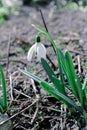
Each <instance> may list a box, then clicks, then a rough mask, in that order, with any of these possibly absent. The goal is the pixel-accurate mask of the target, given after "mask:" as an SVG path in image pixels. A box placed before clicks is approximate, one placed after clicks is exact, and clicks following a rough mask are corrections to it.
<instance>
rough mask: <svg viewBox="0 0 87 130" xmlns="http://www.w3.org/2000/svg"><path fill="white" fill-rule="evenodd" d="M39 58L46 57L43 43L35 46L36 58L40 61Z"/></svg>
mask: <svg viewBox="0 0 87 130" xmlns="http://www.w3.org/2000/svg"><path fill="white" fill-rule="evenodd" d="M41 58H44V59H46V48H45V47H44V45H43V44H39V45H38V46H37V60H38V61H40V60H41Z"/></svg>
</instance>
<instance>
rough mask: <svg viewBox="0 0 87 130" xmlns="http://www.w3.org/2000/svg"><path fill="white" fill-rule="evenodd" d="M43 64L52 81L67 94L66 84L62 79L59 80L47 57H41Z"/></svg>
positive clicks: (60, 90)
mask: <svg viewBox="0 0 87 130" xmlns="http://www.w3.org/2000/svg"><path fill="white" fill-rule="evenodd" d="M41 64H42V66H43V68H44V70H45V71H46V73H47V75H48V76H49V78H50V80H51V82H52V83H53V84H54V85H55V87H56V89H58V90H59V92H61V93H63V94H66V93H65V87H64V84H63V83H61V81H60V80H58V78H57V77H56V75H55V73H54V72H53V70H52V69H51V68H50V66H49V65H48V63H47V62H46V60H45V59H43V58H41Z"/></svg>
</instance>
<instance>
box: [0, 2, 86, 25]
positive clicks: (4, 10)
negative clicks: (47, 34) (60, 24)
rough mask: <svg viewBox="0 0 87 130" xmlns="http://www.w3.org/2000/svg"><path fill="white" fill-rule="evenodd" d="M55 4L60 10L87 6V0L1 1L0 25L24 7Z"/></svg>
mask: <svg viewBox="0 0 87 130" xmlns="http://www.w3.org/2000/svg"><path fill="white" fill-rule="evenodd" d="M50 3H53V4H54V5H55V6H56V7H57V8H58V9H61V8H64V7H68V8H74V6H76V7H78V8H79V7H84V8H86V6H87V0H0V23H2V22H3V21H4V20H6V19H8V18H9V15H10V14H15V15H17V14H18V10H19V9H20V7H22V6H36V5H38V6H46V5H48V4H50Z"/></svg>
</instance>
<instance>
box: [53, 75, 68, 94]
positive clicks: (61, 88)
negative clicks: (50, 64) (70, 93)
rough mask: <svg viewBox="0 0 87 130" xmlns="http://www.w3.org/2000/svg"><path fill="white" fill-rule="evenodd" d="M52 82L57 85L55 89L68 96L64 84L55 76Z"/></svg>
mask: <svg viewBox="0 0 87 130" xmlns="http://www.w3.org/2000/svg"><path fill="white" fill-rule="evenodd" d="M52 81H53V84H54V85H55V88H56V89H57V90H58V91H59V92H61V93H62V94H64V95H66V92H65V85H64V84H62V82H61V81H60V80H59V79H58V78H56V77H55V76H52Z"/></svg>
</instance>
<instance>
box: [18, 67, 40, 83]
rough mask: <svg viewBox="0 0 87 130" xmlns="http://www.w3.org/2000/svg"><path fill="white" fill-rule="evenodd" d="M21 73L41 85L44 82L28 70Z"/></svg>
mask: <svg viewBox="0 0 87 130" xmlns="http://www.w3.org/2000/svg"><path fill="white" fill-rule="evenodd" d="M19 71H20V72H22V73H23V74H24V75H26V76H28V77H29V78H32V79H33V80H35V81H36V82H38V83H40V82H41V81H42V79H41V78H39V77H37V76H35V75H33V74H31V73H30V72H28V71H26V70H22V69H19Z"/></svg>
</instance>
